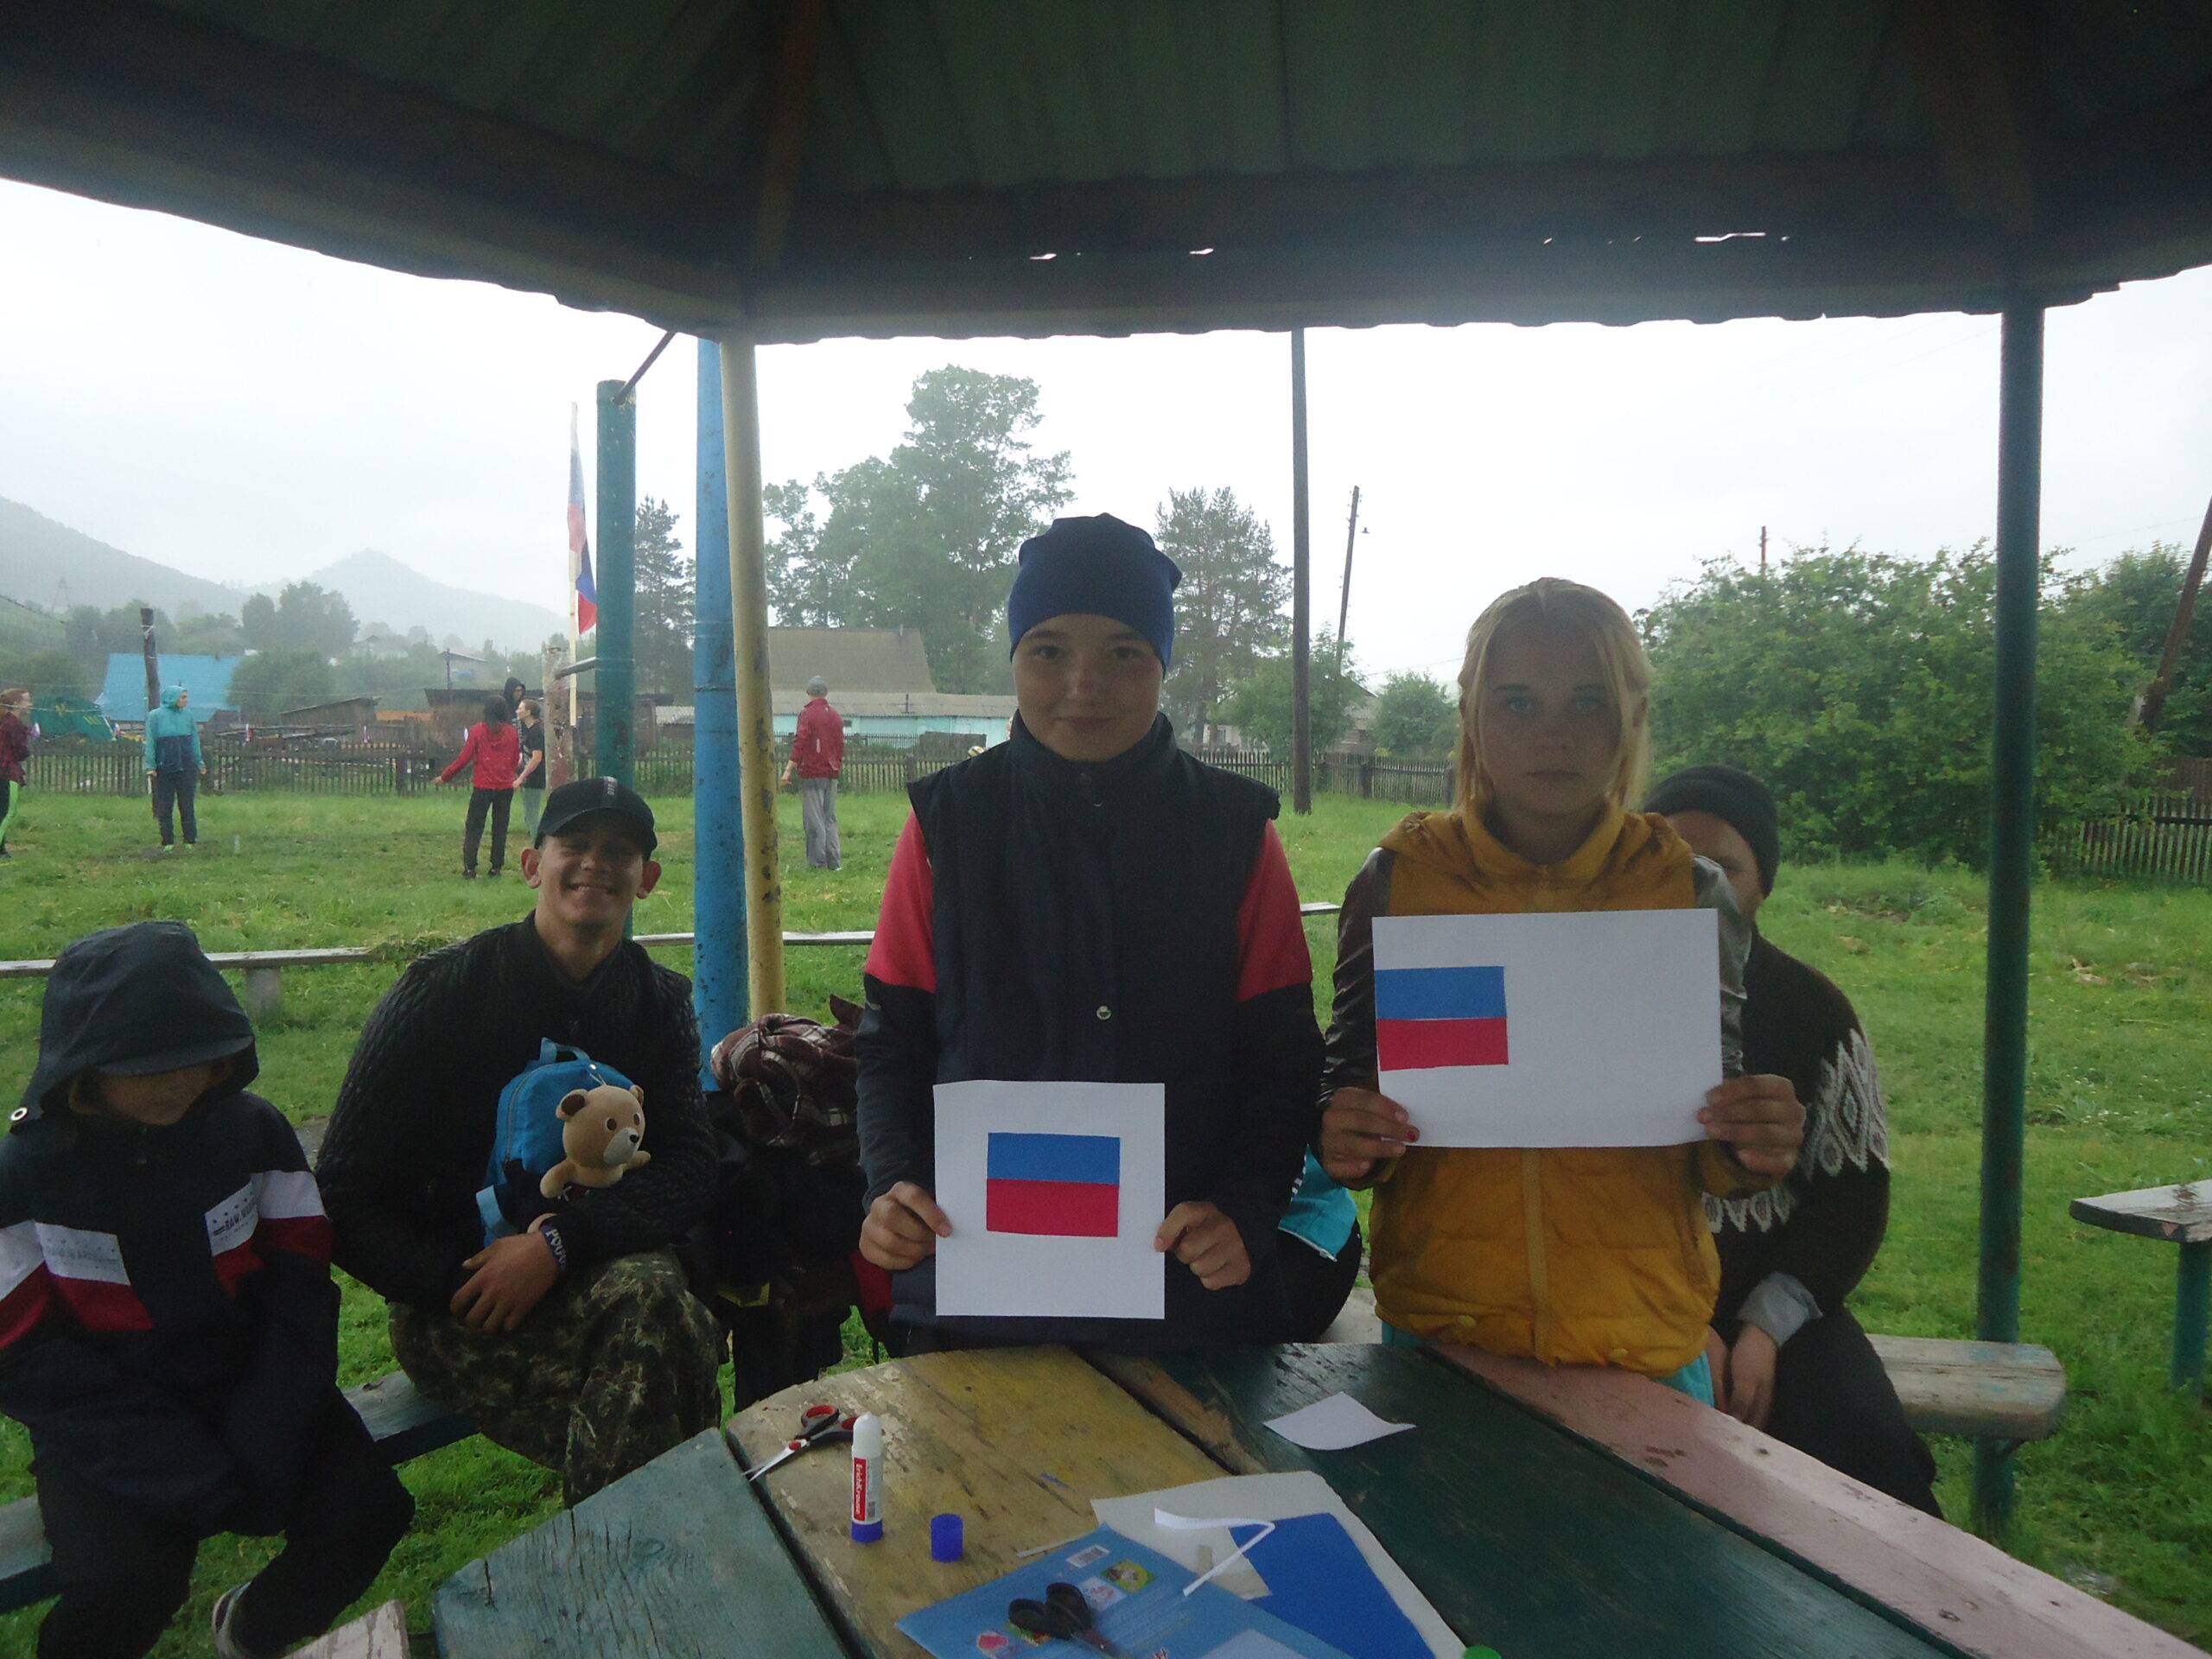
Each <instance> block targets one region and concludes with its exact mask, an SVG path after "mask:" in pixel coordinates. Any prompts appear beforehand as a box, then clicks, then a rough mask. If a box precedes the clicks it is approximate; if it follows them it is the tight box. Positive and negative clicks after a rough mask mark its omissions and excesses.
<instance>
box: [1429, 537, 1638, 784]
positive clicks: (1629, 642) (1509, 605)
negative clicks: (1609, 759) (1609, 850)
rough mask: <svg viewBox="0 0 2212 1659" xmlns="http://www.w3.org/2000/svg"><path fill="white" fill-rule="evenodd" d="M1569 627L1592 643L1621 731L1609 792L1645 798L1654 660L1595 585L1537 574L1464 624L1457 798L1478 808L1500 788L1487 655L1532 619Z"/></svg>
mask: <svg viewBox="0 0 2212 1659" xmlns="http://www.w3.org/2000/svg"><path fill="white" fill-rule="evenodd" d="M1538 622H1549V623H1553V624H1554V625H1557V626H1564V627H1568V628H1572V629H1573V631H1574V632H1577V633H1579V634H1580V635H1581V636H1582V637H1583V638H1584V639H1587V640H1588V641H1589V642H1590V645H1591V647H1592V649H1593V650H1594V651H1595V652H1597V653H1598V664H1599V669H1600V671H1602V672H1603V673H1604V675H1605V690H1606V691H1607V692H1608V693H1609V694H1610V695H1611V697H1612V700H1613V707H1614V709H1616V710H1618V715H1619V718H1620V722H1621V723H1620V730H1619V734H1618V748H1617V750H1616V753H1615V760H1614V763H1613V776H1612V780H1611V783H1610V784H1608V785H1607V786H1606V790H1605V793H1606V794H1607V796H1608V797H1610V798H1611V801H1612V803H1613V804H1614V805H1616V806H1626V805H1628V804H1630V802H1631V801H1636V800H1640V799H1641V798H1643V786H1644V785H1645V784H1646V783H1647V782H1649V779H1650V774H1651V720H1650V715H1651V663H1650V659H1649V658H1647V657H1645V656H1644V654H1643V641H1642V640H1641V639H1638V638H1637V632H1636V625H1635V624H1634V623H1633V622H1631V621H1630V620H1629V617H1628V613H1627V612H1626V611H1624V610H1623V609H1621V607H1619V606H1618V605H1617V604H1615V603H1614V602H1613V601H1611V599H1608V598H1607V597H1606V596H1605V594H1601V593H1599V591H1598V590H1597V589H1596V588H1586V587H1584V586H1583V585H1582V584H1581V583H1580V582H1567V581H1563V580H1561V579H1560V577H1557V576H1539V577H1538V578H1537V579H1536V580H1535V581H1534V582H1530V583H1529V585H1528V586H1527V587H1525V588H1514V589H1513V590H1512V591H1511V592H1510V593H1505V594H1499V595H1498V596H1497V598H1496V599H1494V600H1492V601H1491V603H1490V608H1489V609H1487V610H1485V611H1484V613H1482V614H1481V615H1480V616H1478V617H1477V618H1476V619H1475V625H1474V626H1472V627H1471V628H1469V629H1468V630H1467V655H1466V659H1465V661H1464V662H1462V663H1461V664H1460V665H1459V760H1458V764H1457V766H1455V767H1454V768H1453V778H1452V804H1453V806H1454V807H1455V808H1456V809H1457V810H1461V811H1465V812H1481V811H1482V810H1484V809H1485V808H1486V807H1488V806H1489V805H1490V803H1491V796H1492V795H1493V794H1494V793H1495V792H1496V790H1495V786H1494V785H1493V784H1492V783H1491V776H1490V773H1489V772H1487V771H1486V770H1485V769H1484V766H1483V753H1482V708H1483V701H1482V700H1483V682H1484V679H1485V678H1486V677H1487V675H1488V671H1489V667H1490V653H1491V649H1492V648H1493V647H1494V646H1496V645H1497V641H1498V639H1500V637H1501V636H1503V635H1504V634H1506V633H1508V632H1511V631H1512V630H1514V629H1516V628H1522V627H1527V626H1529V625H1530V624H1532V623H1538Z"/></svg>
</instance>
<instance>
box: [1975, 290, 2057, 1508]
mask: <svg viewBox="0 0 2212 1659" xmlns="http://www.w3.org/2000/svg"><path fill="white" fill-rule="evenodd" d="M1999 358H2000V361H2001V363H2002V368H2001V371H2000V375H2001V378H2000V380H1999V388H1998V401H1997V607H1996V609H1997V671H1996V687H1995V690H1996V696H1995V708H1994V709H1993V725H1992V731H1991V738H1990V769H1989V970H1988V981H1987V1002H1986V1007H1985V1009H1984V1014H1983V1023H1982V1083H1981V1268H1980V1285H1979V1295H1978V1299H1977V1300H1978V1329H1977V1332H1976V1334H1977V1335H1979V1336H1980V1338H1981V1339H1982V1340H1983V1341H1984V1342H2018V1340H2019V1339H2020V1181H2021V1174H2022V1169H2023V1166H2024V1163H2025V1161H2026V1160H2025V1152H2026V1144H2027V1093H2028V896H2029V886H2030V883H2031V881H2032V880H2033V879H2034V876H2035V859H2036V811H2035V809H2036V611H2037V601H2038V598H2039V594H2038V587H2039V582H2040V572H2039V570H2038V568H2037V566H2038V561H2039V556H2040V555H2039V548H2038V543H2039V541H2040V539H2041V537H2042V512H2043V307H2042V306H2041V305H2039V304H2037V303H2034V302H2029V301H2015V302H2013V303H2012V304H2011V305H2008V306H2006V307H2005V333H2004V344H2003V345H2002V346H2001V347H2000V348H1999ZM2011 1518H2012V1446H2011V1445H2010V1444H2009V1443H2008V1442H2005V1441H1999V1440H1976V1441H1975V1442H1974V1520H1975V1522H1976V1523H1977V1524H1978V1525H1979V1526H1980V1528H1981V1529H1982V1530H1983V1531H1985V1532H1994V1531H1999V1530H2001V1529H2003V1528H2004V1527H2005V1523H2006V1522H2008V1521H2010V1520H2011Z"/></svg>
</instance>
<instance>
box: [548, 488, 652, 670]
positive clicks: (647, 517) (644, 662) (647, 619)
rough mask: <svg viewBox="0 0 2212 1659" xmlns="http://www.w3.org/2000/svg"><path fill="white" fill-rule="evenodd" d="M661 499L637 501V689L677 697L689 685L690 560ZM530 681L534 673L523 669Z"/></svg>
mask: <svg viewBox="0 0 2212 1659" xmlns="http://www.w3.org/2000/svg"><path fill="white" fill-rule="evenodd" d="M676 522H677V515H676V512H675V510H674V509H673V508H671V506H670V505H668V503H667V502H665V501H658V500H655V499H653V498H652V496H650V495H649V496H646V497H645V498H644V499H642V500H640V501H639V503H638V565H637V569H638V626H637V639H636V643H635V654H636V657H637V663H638V689H639V690H640V691H666V692H670V693H671V694H673V695H674V696H676V698H677V701H678V702H685V701H688V700H689V697H690V690H691V600H692V585H691V561H690V559H689V558H687V557H686V556H684V552H683V543H682V542H681V541H680V540H678V539H677V534H676ZM523 677H524V679H525V680H528V681H530V682H531V683H533V684H535V683H537V675H536V674H525V675H524V676H523Z"/></svg>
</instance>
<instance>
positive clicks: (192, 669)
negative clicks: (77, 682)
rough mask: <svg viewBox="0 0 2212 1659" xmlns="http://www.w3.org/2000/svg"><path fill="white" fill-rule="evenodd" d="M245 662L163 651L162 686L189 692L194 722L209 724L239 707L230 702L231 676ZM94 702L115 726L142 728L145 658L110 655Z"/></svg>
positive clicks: (144, 699)
mask: <svg viewBox="0 0 2212 1659" xmlns="http://www.w3.org/2000/svg"><path fill="white" fill-rule="evenodd" d="M244 661H245V658H244V657H184V656H178V655H175V654H172V653H171V652H162V657H161V671H162V689H163V690H167V689H168V687H170V686H172V685H181V686H182V687H184V689H185V690H188V691H189V692H191V693H192V714H193V717H194V719H196V720H200V721H213V720H214V719H215V716H216V715H217V714H218V713H219V712H220V711H223V710H228V711H229V712H230V713H231V714H232V715H236V714H237V713H238V705H237V704H236V703H235V702H232V700H231V675H232V672H234V671H236V670H237V668H238V664H240V663H242V662H244ZM96 701H97V702H99V706H100V713H102V714H104V715H106V716H107V717H108V718H109V719H110V720H111V721H114V722H115V723H116V724H118V725H119V726H137V725H143V723H144V721H145V719H146V659H145V658H143V657H142V656H140V655H139V654H138V653H137V652H135V651H134V652H120V651H111V652H109V653H108V658H107V679H106V682H105V683H104V684H103V685H102V686H101V687H100V694H99V697H98V698H97V699H96ZM219 723H227V722H219Z"/></svg>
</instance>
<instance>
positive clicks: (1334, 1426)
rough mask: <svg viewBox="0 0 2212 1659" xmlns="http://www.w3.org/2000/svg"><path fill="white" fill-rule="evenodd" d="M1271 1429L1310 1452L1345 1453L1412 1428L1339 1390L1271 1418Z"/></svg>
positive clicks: (1269, 1423)
mask: <svg viewBox="0 0 2212 1659" xmlns="http://www.w3.org/2000/svg"><path fill="white" fill-rule="evenodd" d="M1268 1427H1269V1428H1272V1429H1273V1430H1274V1432H1275V1433H1278V1434H1280V1435H1281V1436H1282V1437H1283V1439H1285V1440H1288V1441H1290V1442H1291V1443H1292V1444H1293V1445H1294V1446H1304V1447H1305V1448H1306V1450H1307V1451H1308V1452H1342V1451H1344V1449H1345V1448H1346V1447H1348V1446H1364V1445H1366V1444H1367V1443H1368V1441H1370V1440H1381V1439H1382V1438H1383V1436H1384V1435H1385V1434H1396V1433H1402V1432H1403V1431H1405V1430H1406V1429H1408V1428H1411V1427H1413V1425H1412V1424H1411V1423H1393V1422H1388V1421H1384V1420H1383V1418H1380V1417H1377V1416H1376V1414H1374V1413H1373V1412H1371V1411H1370V1410H1369V1409H1368V1408H1366V1407H1365V1406H1363V1405H1361V1404H1360V1403H1359V1402H1358V1401H1357V1400H1355V1399H1353V1398H1352V1397H1351V1395H1348V1394H1345V1393H1343V1392H1341V1391H1339V1392H1338V1393H1336V1394H1332V1395H1329V1396H1328V1397H1327V1398H1326V1399H1325V1400H1316V1401H1315V1402H1313V1404H1312V1405H1310V1406H1306V1407H1302V1408H1300V1409H1299V1410H1297V1411H1294V1412H1288V1413H1286V1414H1284V1415H1282V1416H1281V1417H1270V1418H1268Z"/></svg>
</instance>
